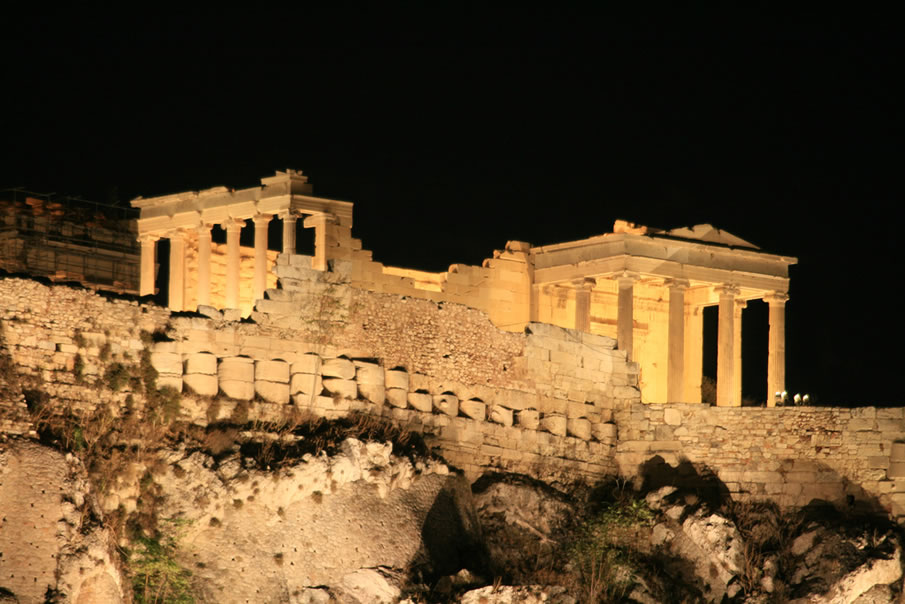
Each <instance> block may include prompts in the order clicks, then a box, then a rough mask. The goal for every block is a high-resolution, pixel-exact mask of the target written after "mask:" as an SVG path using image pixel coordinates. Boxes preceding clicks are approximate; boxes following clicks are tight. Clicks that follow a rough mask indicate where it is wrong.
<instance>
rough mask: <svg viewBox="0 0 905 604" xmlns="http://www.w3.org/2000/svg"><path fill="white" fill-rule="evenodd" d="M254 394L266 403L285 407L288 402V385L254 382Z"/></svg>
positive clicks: (266, 381)
mask: <svg viewBox="0 0 905 604" xmlns="http://www.w3.org/2000/svg"><path fill="white" fill-rule="evenodd" d="M287 370H288V368H287ZM255 393H256V394H257V395H258V396H259V397H261V398H262V399H263V400H265V401H267V402H268V403H278V404H281V405H285V404H286V403H288V402H289V384H285V383H282V382H270V381H268V380H255Z"/></svg>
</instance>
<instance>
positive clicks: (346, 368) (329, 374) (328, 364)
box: [321, 359, 355, 382]
mask: <svg viewBox="0 0 905 604" xmlns="http://www.w3.org/2000/svg"><path fill="white" fill-rule="evenodd" d="M321 375H323V376H324V377H325V378H339V379H342V380H351V379H353V378H354V377H355V364H354V363H353V362H352V361H350V360H349V359H329V360H326V361H324V362H323V364H322V365H321ZM324 381H325V382H326V380H324Z"/></svg>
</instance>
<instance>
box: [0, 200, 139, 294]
mask: <svg viewBox="0 0 905 604" xmlns="http://www.w3.org/2000/svg"><path fill="white" fill-rule="evenodd" d="M137 217H138V212H137V211H136V210H134V209H132V208H128V207H120V206H115V205H108V204H101V203H97V202H93V201H88V200H85V199H81V198H78V197H63V196H59V197H57V196H54V195H44V194H39V193H34V192H32V191H27V190H25V189H21V188H16V189H6V190H3V191H0V269H3V270H6V271H7V272H10V273H25V274H29V275H34V276H41V277H47V278H49V279H51V280H53V281H76V282H79V283H81V284H83V285H85V286H87V287H92V288H95V289H103V290H110V291H116V292H120V293H138V280H139V276H138V263H139V258H140V250H139V246H138V242H137V240H136V223H135V219H136V218H137Z"/></svg>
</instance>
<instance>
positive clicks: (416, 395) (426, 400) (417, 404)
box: [408, 392, 434, 413]
mask: <svg viewBox="0 0 905 604" xmlns="http://www.w3.org/2000/svg"><path fill="white" fill-rule="evenodd" d="M408 403H409V406H411V408H412V409H417V410H418V411H422V412H424V413H430V412H431V411H432V410H433V407H434V401H433V397H431V395H430V394H428V393H427V392H409V394H408Z"/></svg>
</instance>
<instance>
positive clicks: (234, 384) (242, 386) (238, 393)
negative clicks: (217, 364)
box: [220, 363, 255, 401]
mask: <svg viewBox="0 0 905 604" xmlns="http://www.w3.org/2000/svg"><path fill="white" fill-rule="evenodd" d="M221 364H222V363H221ZM252 375H254V374H253V373H252ZM220 390H221V391H222V392H223V394H224V395H226V396H228V397H229V398H234V399H238V400H240V401H250V400H251V399H253V398H254V397H255V383H254V382H253V381H251V380H231V379H226V380H224V379H221V380H220Z"/></svg>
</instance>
